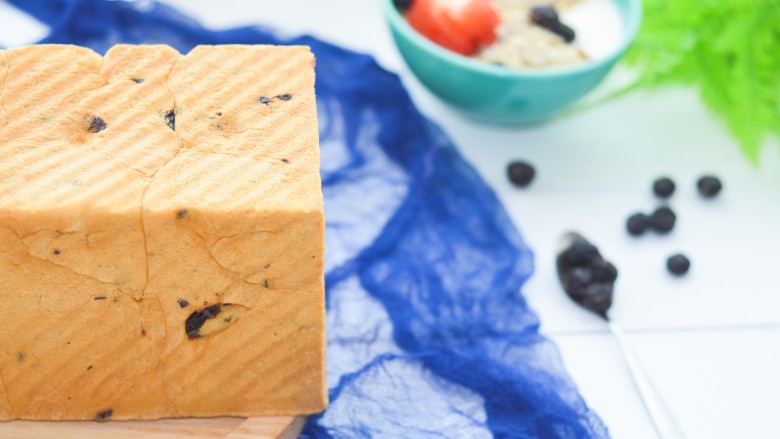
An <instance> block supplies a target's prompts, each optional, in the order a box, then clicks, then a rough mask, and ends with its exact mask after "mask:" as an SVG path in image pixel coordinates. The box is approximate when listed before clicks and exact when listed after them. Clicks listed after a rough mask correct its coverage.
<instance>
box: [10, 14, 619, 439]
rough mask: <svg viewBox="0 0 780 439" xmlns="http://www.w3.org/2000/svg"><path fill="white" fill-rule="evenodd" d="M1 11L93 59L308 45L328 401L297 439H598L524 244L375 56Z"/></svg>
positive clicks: (149, 17)
mask: <svg viewBox="0 0 780 439" xmlns="http://www.w3.org/2000/svg"><path fill="white" fill-rule="evenodd" d="M11 3H12V4H14V5H15V6H17V7H18V8H20V9H21V10H24V11H26V12H28V13H30V14H31V15H33V16H35V17H37V18H38V19H39V20H41V21H43V22H45V23H47V24H49V25H50V26H51V27H52V32H51V34H50V35H49V36H48V37H47V38H46V39H44V40H43V41H42V42H45V43H72V44H79V45H83V46H87V47H91V48H93V49H94V50H96V51H97V52H99V53H105V52H106V51H107V50H108V48H109V47H110V46H112V45H113V44H116V43H139V44H140V43H167V44H170V45H171V46H173V47H175V48H177V49H178V50H179V51H181V52H183V53H186V52H187V51H189V50H190V49H191V48H192V47H193V46H194V45H196V44H223V43H244V44H253V43H271V44H305V45H309V46H311V48H312V50H313V52H314V53H315V55H316V56H317V84H316V87H317V98H318V107H319V110H318V111H319V119H320V135H321V145H322V180H323V191H324V194H325V208H326V218H327V231H326V246H327V255H326V284H327V324H328V380H329V385H330V398H331V403H330V406H329V408H328V409H327V410H326V411H325V412H324V413H322V414H320V415H317V416H312V417H310V418H309V421H308V423H307V425H306V427H305V430H304V433H303V437H306V438H332V437H333V438H342V437H344V438H348V437H352V438H365V437H382V438H417V437H441V438H483V437H485V438H487V437H491V436H492V437H497V438H537V437H538V438H590V437H596V438H602V437H607V436H608V434H607V430H606V428H605V427H604V425H603V424H602V422H601V421H600V420H599V418H598V417H597V416H596V415H595V414H594V413H593V412H592V411H591V410H590V409H589V408H588V407H587V406H586V404H585V403H584V401H583V400H582V398H581V397H580V396H579V394H578V393H577V390H576V388H575V386H574V385H573V383H572V381H571V380H570V379H569V378H568V377H567V375H566V372H565V371H564V369H563V367H562V363H561V359H560V356H559V353H558V350H557V348H556V347H555V345H554V344H553V343H552V342H551V341H549V340H547V339H545V338H544V337H542V336H540V335H539V333H538V323H539V322H538V319H537V317H536V315H535V314H534V313H533V312H532V311H531V310H530V309H529V308H528V305H527V304H526V302H525V300H524V299H523V297H522V296H521V295H520V292H519V290H520V287H521V285H522V284H523V282H524V281H525V280H526V279H527V278H528V277H529V276H530V275H531V273H532V254H531V252H530V250H529V249H528V247H527V246H526V245H525V244H524V242H523V240H522V239H521V237H520V236H519V234H518V232H517V230H516V229H515V228H514V226H513V225H512V223H511V222H510V220H509V218H508V217H507V215H506V213H505V211H504V209H503V208H502V206H501V205H500V203H499V202H498V200H497V199H496V197H495V195H494V194H493V192H492V191H491V190H490V189H489V188H488V187H487V186H486V185H485V183H483V182H482V181H481V179H480V178H479V176H478V175H477V174H476V173H475V172H474V170H473V169H472V168H471V167H470V166H469V165H468V164H467V163H466V162H465V161H464V160H463V159H462V158H461V157H460V155H459V154H458V153H457V151H456V150H455V148H454V147H453V145H452V142H451V141H450V140H449V139H448V138H447V137H446V136H445V134H444V133H442V131H441V130H440V129H439V128H437V127H436V126H435V125H434V124H432V123H431V122H429V121H428V120H426V119H425V118H424V117H423V116H422V115H421V114H420V113H419V112H418V111H417V110H416V109H415V107H414V106H413V105H412V102H411V100H410V99H409V96H408V94H407V93H406V91H405V90H404V88H403V86H402V85H401V82H400V80H399V79H398V77H397V76H396V75H394V74H392V73H389V72H387V71H385V70H383V69H381V68H380V67H379V66H378V65H377V63H376V62H375V61H374V60H373V59H372V58H371V57H370V56H367V55H362V54H358V53H355V52H352V51H349V50H346V49H343V48H340V47H337V46H334V45H332V44H328V43H326V42H323V41H320V40H318V39H315V38H312V37H308V36H302V37H298V38H292V39H285V38H281V37H278V36H277V35H275V34H274V33H273V32H270V31H268V30H263V29H261V28H258V27H247V28H237V29H230V30H225V31H212V30H207V29H204V28H203V27H201V26H200V25H199V24H198V23H197V22H195V21H193V20H192V19H189V18H187V17H185V16H183V15H181V14H179V13H178V12H176V11H174V10H173V9H171V8H169V7H166V6H162V5H158V4H154V3H151V2H138V3H128V2H123V1H101V0H95V1H87V0H49V1H41V2H38V1H35V2H30V1H22V0H13V1H11ZM258 7H260V6H258ZM497 171H498V170H497ZM550 294H563V293H562V292H558V291H554V292H550Z"/></svg>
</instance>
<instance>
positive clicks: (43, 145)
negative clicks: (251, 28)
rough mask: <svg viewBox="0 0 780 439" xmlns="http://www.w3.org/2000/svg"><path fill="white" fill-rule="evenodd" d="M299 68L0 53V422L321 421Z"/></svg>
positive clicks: (292, 64) (200, 51)
mask: <svg viewBox="0 0 780 439" xmlns="http://www.w3.org/2000/svg"><path fill="white" fill-rule="evenodd" d="M313 66H314V57H313V55H312V54H311V52H310V51H309V49H308V48H306V47H300V46H298V47H295V46H291V47H277V46H262V45H259V46H241V45H236V46H199V47H196V48H195V49H193V50H192V51H191V52H190V53H189V54H187V55H180V54H179V53H178V52H177V51H175V50H174V49H172V48H170V47H168V46H127V45H124V46H116V47H114V48H112V49H111V50H110V51H109V52H108V53H107V54H106V55H105V57H101V56H100V55H98V54H96V53H94V52H92V51H91V50H88V49H85V48H81V47H76V46H66V45H40V46H30V47H23V48H18V49H10V50H6V51H5V52H3V51H0V303H2V309H3V312H2V316H0V420H9V419H37V420H88V419H97V420H107V419H114V420H116V419H159V418H165V417H190V416H197V417H208V416H225V415H227V416H260V415H292V414H307V413H314V412H319V411H321V410H322V409H323V408H324V407H325V405H326V402H327V393H326V385H325V367H324V351H325V338H324V314H325V313H324V281H323V256H324V244H323V233H324V216H323V205H322V189H321V183H320V175H319V145H318V137H317V114H316V109H315V97H314V68H313Z"/></svg>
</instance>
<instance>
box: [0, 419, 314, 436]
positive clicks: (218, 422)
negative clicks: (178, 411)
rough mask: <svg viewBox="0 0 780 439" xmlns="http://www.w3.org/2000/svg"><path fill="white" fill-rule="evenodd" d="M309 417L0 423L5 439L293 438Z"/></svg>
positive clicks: (1, 433)
mask: <svg viewBox="0 0 780 439" xmlns="http://www.w3.org/2000/svg"><path fill="white" fill-rule="evenodd" d="M305 420H306V418H304V417H302V416H297V417H293V416H278V417H264V418H203V419H195V418H187V419H163V420H159V421H113V422H92V421H83V422H35V421H11V422H0V437H1V438H3V439H22V438H24V439H28V438H30V439H31V438H35V439H46V438H57V439H90V438H111V439H141V438H144V439H173V438H230V439H292V438H297V437H298V435H299V434H300V433H301V430H302V429H303V424H304V422H305Z"/></svg>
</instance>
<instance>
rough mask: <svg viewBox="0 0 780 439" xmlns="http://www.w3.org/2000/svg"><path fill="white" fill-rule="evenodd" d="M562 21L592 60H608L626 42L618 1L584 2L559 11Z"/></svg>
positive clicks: (588, 0) (597, 0)
mask: <svg viewBox="0 0 780 439" xmlns="http://www.w3.org/2000/svg"><path fill="white" fill-rule="evenodd" d="M559 16H560V18H561V22H563V23H565V24H566V25H568V26H569V27H571V28H572V29H574V32H575V34H576V38H575V40H574V42H573V43H572V44H576V45H578V46H579V47H580V48H581V49H582V51H583V52H585V54H586V55H587V56H588V58H590V59H599V58H604V57H606V56H608V55H610V54H611V53H613V52H615V51H616V50H617V49H618V48H619V47H620V45H621V44H622V42H623V38H624V35H623V34H624V32H625V30H624V28H623V20H622V19H621V18H620V10H619V9H618V7H617V4H615V1H614V0H581V1H580V2H578V3H576V4H574V5H573V6H571V7H569V8H565V9H563V10H562V11H560V12H559Z"/></svg>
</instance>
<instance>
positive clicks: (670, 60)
mask: <svg viewBox="0 0 780 439" xmlns="http://www.w3.org/2000/svg"><path fill="white" fill-rule="evenodd" d="M644 9H645V13H644V23H643V25H642V29H641V31H640V33H639V36H638V37H637V40H636V41H635V43H634V45H633V47H632V48H631V50H630V51H629V53H628V54H627V56H626V61H627V63H628V64H629V65H632V66H634V67H636V68H637V69H638V70H639V78H638V79H637V82H636V83H635V84H633V85H632V86H630V88H631V89H637V88H654V87H663V86H668V85H689V86H694V87H697V88H698V90H699V92H700V94H701V97H702V100H703V101H704V102H705V103H706V104H707V105H708V106H709V107H710V109H711V110H712V111H713V112H714V113H715V114H716V115H718V116H719V117H720V118H721V119H722V120H723V121H724V122H725V124H726V126H727V127H728V129H729V131H730V132H731V133H732V134H733V135H734V137H735V138H736V139H737V140H738V141H739V143H740V145H741V146H742V149H743V151H744V153H745V156H746V157H747V158H748V159H750V160H751V161H753V162H755V163H757V162H758V160H759V158H760V154H761V145H762V144H764V143H765V140H766V139H767V137H768V136H770V135H775V136H777V135H780V0H644ZM618 94H619V93H618Z"/></svg>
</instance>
